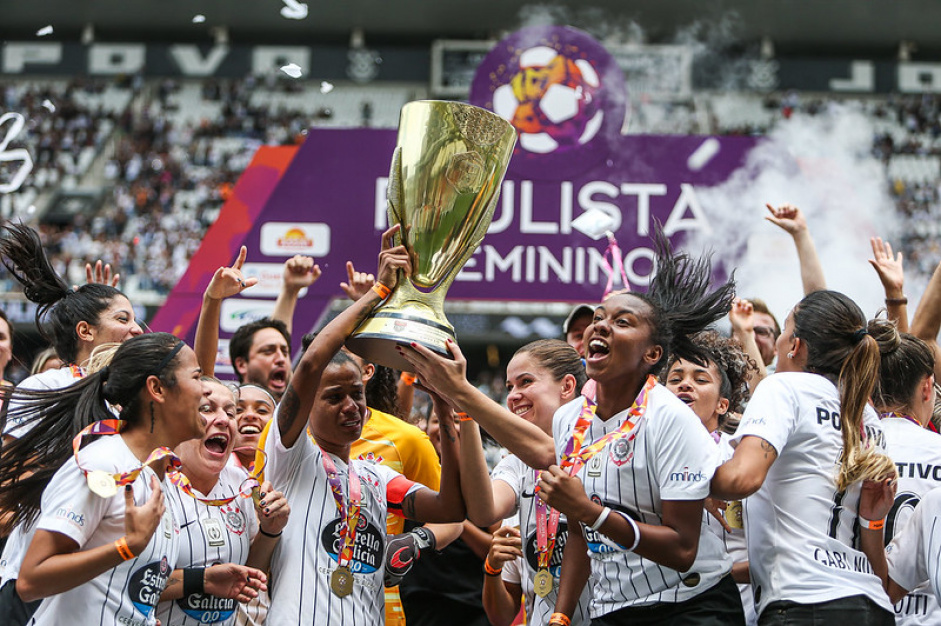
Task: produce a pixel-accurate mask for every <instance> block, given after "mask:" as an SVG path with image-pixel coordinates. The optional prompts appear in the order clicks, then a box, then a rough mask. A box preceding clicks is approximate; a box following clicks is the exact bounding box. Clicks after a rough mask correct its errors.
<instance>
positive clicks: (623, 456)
mask: <svg viewBox="0 0 941 626" xmlns="http://www.w3.org/2000/svg"><path fill="white" fill-rule="evenodd" d="M631 447H632V446H631V442H630V441H627V440H626V439H618V440H617V441H615V442H614V445H612V446H611V452H610V456H611V462H612V463H614V464H615V465H617V466H618V467H621V466H622V465H624V464H625V463H630V462H631V459H633V458H634V451H633V450H631Z"/></svg>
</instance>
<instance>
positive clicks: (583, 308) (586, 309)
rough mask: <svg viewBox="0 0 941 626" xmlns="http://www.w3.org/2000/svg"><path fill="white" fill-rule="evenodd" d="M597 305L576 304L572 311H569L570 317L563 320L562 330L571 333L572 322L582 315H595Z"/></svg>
mask: <svg viewBox="0 0 941 626" xmlns="http://www.w3.org/2000/svg"><path fill="white" fill-rule="evenodd" d="M594 313H595V307H593V306H592V305H590V304H579V305H576V306H575V308H573V309H572V310H571V311H569V314H568V317H566V318H565V321H564V322H562V332H563V333H564V334H566V335H567V334H569V326H571V325H572V322H574V321H575V319H576V318H579V317H581V316H582V315H594Z"/></svg>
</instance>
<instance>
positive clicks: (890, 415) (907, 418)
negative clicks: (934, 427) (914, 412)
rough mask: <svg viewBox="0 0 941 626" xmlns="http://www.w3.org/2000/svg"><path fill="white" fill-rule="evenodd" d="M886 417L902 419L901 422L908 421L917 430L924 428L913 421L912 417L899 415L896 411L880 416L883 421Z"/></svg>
mask: <svg viewBox="0 0 941 626" xmlns="http://www.w3.org/2000/svg"><path fill="white" fill-rule="evenodd" d="M887 417H899V418H901V419H903V420H908V421H909V422H911V423H912V424H915V425H916V426H918V428H924V426H922V425H921V424H920V423H919V422H918V420H916V419H915V418H914V417H912V416H911V415H906V414H905V413H899V412H898V411H892V412H891V413H883V414H882V419H885V418H887Z"/></svg>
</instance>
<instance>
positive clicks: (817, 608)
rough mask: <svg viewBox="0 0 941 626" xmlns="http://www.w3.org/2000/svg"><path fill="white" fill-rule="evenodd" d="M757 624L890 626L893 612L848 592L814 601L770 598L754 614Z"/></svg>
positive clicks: (893, 619) (765, 625)
mask: <svg viewBox="0 0 941 626" xmlns="http://www.w3.org/2000/svg"><path fill="white" fill-rule="evenodd" d="M758 624H759V626H785V625H787V626H796V625H798V624H799V625H800V626H804V625H806V626H892V625H893V624H895V615H894V614H893V613H892V612H891V611H886V610H885V609H884V608H882V607H881V606H879V605H878V604H876V603H875V602H873V601H872V600H870V599H869V598H867V597H866V596H850V597H848V598H840V599H838V600H830V601H829V602H819V603H817V604H798V603H797V602H789V601H786V600H782V601H778V602H772V603H771V604H769V605H768V606H766V607H765V610H764V611H762V612H761V615H760V616H759V617H758Z"/></svg>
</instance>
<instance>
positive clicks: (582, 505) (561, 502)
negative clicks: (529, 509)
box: [537, 465, 597, 524]
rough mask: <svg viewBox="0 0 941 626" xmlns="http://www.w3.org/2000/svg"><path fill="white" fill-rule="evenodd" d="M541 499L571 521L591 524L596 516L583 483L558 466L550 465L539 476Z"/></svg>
mask: <svg viewBox="0 0 941 626" xmlns="http://www.w3.org/2000/svg"><path fill="white" fill-rule="evenodd" d="M537 484H538V486H539V497H540V498H541V499H542V500H543V502H546V503H547V504H548V505H549V506H551V507H552V508H553V509H556V510H557V511H560V512H562V513H564V514H565V516H566V517H567V518H568V519H569V520H570V521H569V523H570V524H571V523H572V522H571V520H577V521H580V522H584V523H586V524H590V523H591V522H592V521H593V520H594V519H595V517H597V516H595V515H592V514H591V512H590V508H591V506H592V502H591V500H589V499H588V494H586V493H585V487H584V486H583V485H582V481H581V480H580V479H579V478H578V477H576V476H569V475H568V473H567V472H565V470H563V469H562V468H561V467H559V466H558V465H550V466H549V469H547V470H543V471H542V472H541V473H540V474H539V482H538V483H537Z"/></svg>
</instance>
